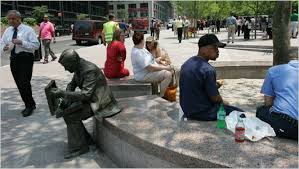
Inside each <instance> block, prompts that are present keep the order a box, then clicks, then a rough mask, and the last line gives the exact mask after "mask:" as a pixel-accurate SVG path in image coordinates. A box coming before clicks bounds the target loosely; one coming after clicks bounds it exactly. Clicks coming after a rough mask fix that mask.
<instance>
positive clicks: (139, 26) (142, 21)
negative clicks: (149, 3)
mask: <svg viewBox="0 0 299 169" xmlns="http://www.w3.org/2000/svg"><path fill="white" fill-rule="evenodd" d="M131 23H132V30H133V31H141V32H147V31H148V27H149V25H148V24H149V23H148V19H147V18H134V19H132V20H131Z"/></svg>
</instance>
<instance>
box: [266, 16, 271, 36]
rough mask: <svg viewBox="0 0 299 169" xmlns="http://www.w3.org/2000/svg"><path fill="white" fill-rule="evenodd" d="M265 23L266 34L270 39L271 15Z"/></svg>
mask: <svg viewBox="0 0 299 169" xmlns="http://www.w3.org/2000/svg"><path fill="white" fill-rule="evenodd" d="M266 25H267V28H266V32H267V36H269V39H272V16H269V18H268V22H267V24H266Z"/></svg>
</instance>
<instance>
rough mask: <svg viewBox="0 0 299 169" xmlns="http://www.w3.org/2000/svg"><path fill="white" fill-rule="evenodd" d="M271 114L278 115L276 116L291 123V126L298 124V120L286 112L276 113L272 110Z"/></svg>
mask: <svg viewBox="0 0 299 169" xmlns="http://www.w3.org/2000/svg"><path fill="white" fill-rule="evenodd" d="M271 114H272V115H274V116H278V117H280V118H281V119H283V120H285V121H287V122H289V123H290V124H291V125H293V126H298V120H296V119H294V118H292V117H290V116H289V115H287V114H285V113H276V112H272V113H271Z"/></svg>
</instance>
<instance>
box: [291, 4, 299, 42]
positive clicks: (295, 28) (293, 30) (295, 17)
mask: <svg viewBox="0 0 299 169" xmlns="http://www.w3.org/2000/svg"><path fill="white" fill-rule="evenodd" d="M297 34H298V13H297V11H296V10H294V11H293V13H292V15H291V37H292V38H297Z"/></svg>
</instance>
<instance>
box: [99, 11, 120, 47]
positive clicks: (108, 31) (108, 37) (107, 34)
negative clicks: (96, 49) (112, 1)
mask: <svg viewBox="0 0 299 169" xmlns="http://www.w3.org/2000/svg"><path fill="white" fill-rule="evenodd" d="M114 19H115V17H114V15H112V14H110V15H109V21H108V22H106V23H105V24H104V29H103V31H102V32H103V35H102V37H103V44H104V45H105V46H106V44H107V45H109V44H110V43H111V42H112V36H113V33H114V31H115V30H116V29H119V25H118V23H117V22H115V21H114Z"/></svg>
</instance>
